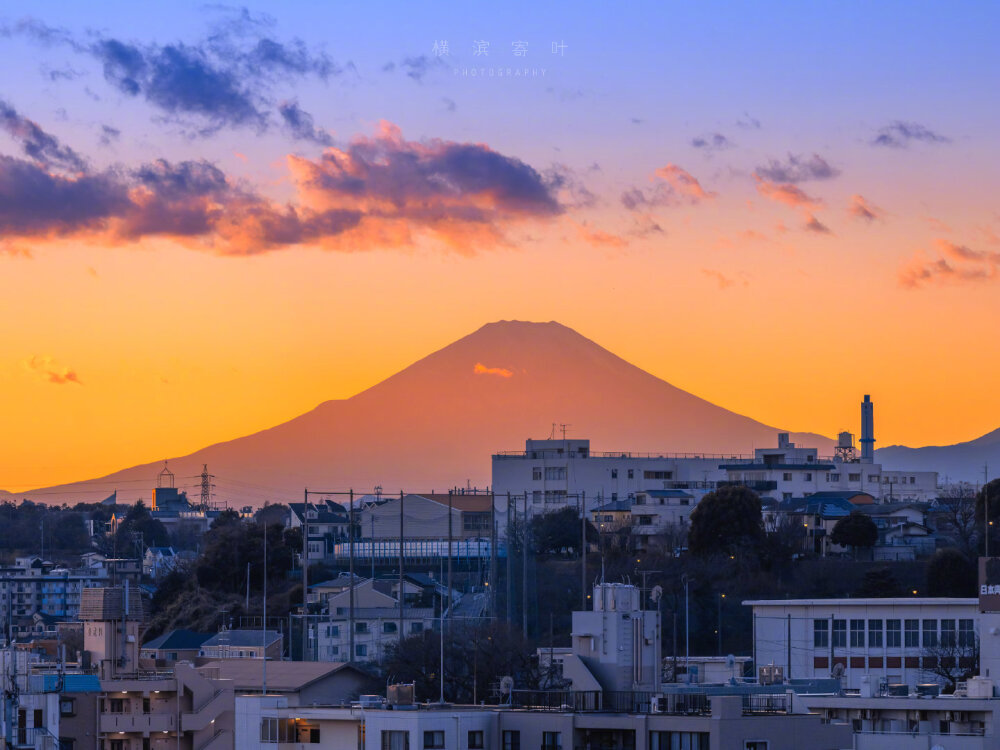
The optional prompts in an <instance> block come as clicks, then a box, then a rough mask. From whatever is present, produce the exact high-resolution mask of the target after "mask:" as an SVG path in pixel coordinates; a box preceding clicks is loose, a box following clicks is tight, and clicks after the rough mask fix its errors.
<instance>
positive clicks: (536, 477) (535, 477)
mask: <svg viewBox="0 0 1000 750" xmlns="http://www.w3.org/2000/svg"><path fill="white" fill-rule="evenodd" d="M531 480H532V481H533V482H540V481H542V467H541V466H536V467H535V468H534V469H532V470H531Z"/></svg>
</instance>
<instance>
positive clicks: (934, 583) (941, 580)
mask: <svg viewBox="0 0 1000 750" xmlns="http://www.w3.org/2000/svg"><path fill="white" fill-rule="evenodd" d="M978 578H979V573H978V571H977V570H976V566H975V565H974V564H973V563H972V562H971V561H970V560H969V558H967V557H966V556H965V555H963V554H962V553H961V552H960V551H959V550H957V549H955V548H954V547H945V548H944V549H939V550H938V551H937V552H935V553H934V556H933V557H932V558H931V559H930V562H928V563H927V595H928V596H969V597H971V596H976V587H977V583H978Z"/></svg>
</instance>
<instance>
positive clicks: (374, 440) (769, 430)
mask: <svg viewBox="0 0 1000 750" xmlns="http://www.w3.org/2000/svg"><path fill="white" fill-rule="evenodd" d="M477 370H481V371H479V372H477ZM553 422H559V423H568V424H570V425H572V427H571V428H570V431H569V434H570V435H572V436H578V437H589V438H590V439H591V441H592V442H591V445H592V447H593V449H594V450H595V451H611V450H623V451H625V450H634V451H664V452H684V451H697V452H706V453H748V452H750V451H751V450H752V449H753V447H755V446H758V447H759V446H762V445H772V444H774V443H775V439H776V438H775V433H776V432H777V431H778V430H777V429H776V428H773V427H768V426H766V425H764V424H761V423H760V422H757V421H754V420H752V419H749V418H747V417H744V416H741V415H739V414H735V413H733V412H731V411H728V410H726V409H723V408H721V407H718V406H716V405H714V404H711V403H709V402H708V401H705V400H703V399H700V398H698V397H696V396H693V395H691V394H690V393H687V392H685V391H682V390H680V389H679V388H675V387H674V386H672V385H670V384H669V383H667V382H665V381H663V380H661V379H659V378H657V377H654V376H653V375H650V374H649V373H647V372H645V371H643V370H641V369H639V368H638V367H635V366H634V365H631V364H629V363H628V362H626V361H625V360H623V359H621V358H620V357H618V356H616V355H614V354H612V353H611V352H609V351H607V350H606V349H603V348H602V347H600V346H598V345H597V344H595V343H594V342H593V341H590V340H589V339H586V338H584V337H583V336H581V335H580V334H578V333H576V332H575V331H573V330H571V329H569V328H567V327H565V326H563V325H560V324H559V323H554V322H550V323H526V322H519V321H501V322H498V323H491V324H488V325H485V326H483V327H482V328H480V329H479V330H478V331H475V332H474V333H472V334H470V335H468V336H465V337H464V338H462V339H459V340H458V341H456V342H454V343H453V344H450V345H449V346H446V347H445V348H443V349H441V350H439V351H437V352H434V353H433V354H431V355H429V356H427V357H425V358H423V359H421V360H420V361H418V362H416V363H414V364H413V365H410V366H409V367H407V368H406V369H404V370H402V371H400V372H398V373H397V374H395V375H393V376H391V377H389V378H387V379H386V380H384V381H382V382H381V383H378V384H377V385H375V386H372V387H371V388H369V389H367V390H365V391H362V392H361V393H358V394H357V395H355V396H352V397H351V398H348V399H344V400H337V401H327V402H325V403H322V404H320V405H319V406H317V407H316V408H315V409H313V410H312V411H310V412H307V413H306V414H303V415H301V416H299V417H296V418H294V419H292V420H290V421H288V422H285V423H283V424H280V425H277V426H275V427H272V428H270V429H268V430H264V431H262V432H258V433H255V434H252V435H248V436H246V437H241V438H237V439H235V440H231V441H228V442H225V443H219V444H217V445H213V446H210V447H207V448H205V449H202V450H199V451H197V452H195V453H193V454H191V455H189V456H185V457H181V458H175V459H171V460H170V468H171V470H173V471H174V472H175V473H176V474H177V475H178V476H179V477H191V476H193V475H196V474H198V473H199V472H200V471H201V467H202V464H205V463H207V464H208V466H209V469H210V470H211V471H212V473H213V474H215V475H216V476H217V477H218V479H217V483H218V485H219V488H220V489H219V491H220V493H222V492H223V491H225V492H226V493H229V494H230V495H233V497H231V498H230V500H231V502H239V501H240V498H238V497H236V495H238V494H240V493H237V491H236V490H237V488H239V487H243V488H244V489H245V490H246V492H245V493H244V495H245V496H244V497H243V499H244V500H245V501H246V502H247V503H253V504H259V503H261V502H263V500H264V499H266V496H267V492H265V491H264V489H263V488H264V487H268V488H275V489H277V490H281V492H280V493H278V494H277V495H274V496H273V499H288V498H289V497H290V498H295V497H301V492H302V488H303V487H307V486H308V487H310V488H316V489H319V488H323V489H346V488H348V487H354V488H357V489H360V490H363V491H369V490H371V488H372V487H374V486H375V485H381V486H382V487H383V488H384V490H385V491H386V492H395V491H398V490H399V489H401V488H402V489H409V490H428V489H445V488H447V487H450V486H455V485H464V484H465V483H466V481H469V482H471V483H472V484H474V485H478V486H480V487H482V486H485V485H487V484H489V481H490V455H491V454H492V453H494V452H496V451H498V450H512V449H518V448H523V446H524V440H525V438H528V437H544V436H546V435H547V434H548V433H549V431H550V429H551V424H552V423H553ZM793 439H794V440H797V441H798V442H801V443H803V444H806V445H814V446H817V447H821V448H823V449H824V451H825V452H829V450H830V448H831V442H830V441H829V440H828V439H826V438H824V437H822V436H819V435H813V434H802V435H794V436H793ZM161 466H162V463H159V462H158V463H152V464H145V465H142V466H136V467H132V468H130V469H125V470H123V471H120V472H116V473H115V474H112V475H110V476H108V477H103V478H100V479H99V480H92V481H91V482H84V483H77V484H73V485H65V486H64V487H63V488H57V489H65V490H66V491H67V494H68V495H73V494H75V492H76V491H80V490H90V491H91V494H90V495H89V499H95V498H96V499H99V497H96V496H97V495H99V494H100V493H99V491H98V490H97V488H101V489H107V490H108V491H110V489H112V488H114V487H118V489H119V498H120V499H122V500H133V499H136V498H138V497H146V498H148V497H149V488H150V487H152V486H153V484H154V479H155V477H156V474H157V473H158V471H159V470H160V468H161ZM143 480H145V481H146V483H144V481H143ZM185 482H186V483H188V484H190V482H191V480H185ZM185 482H181V483H182V484H183V483H185ZM126 488H131V489H126ZM27 494H28V495H30V493H27ZM50 497H54V496H53V495H51V494H48V493H47V494H46V498H50ZM59 499H60V500H61V499H62V498H61V497H59Z"/></svg>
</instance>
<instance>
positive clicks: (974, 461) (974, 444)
mask: <svg viewBox="0 0 1000 750" xmlns="http://www.w3.org/2000/svg"><path fill="white" fill-rule="evenodd" d="M875 458H876V460H878V461H881V462H882V463H883V465H885V466H891V467H892V468H893V469H901V470H903V471H919V470H922V469H924V470H925V469H927V468H931V469H933V470H934V471H936V472H938V476H939V477H940V479H941V482H945V481H946V478H947V481H948V482H955V481H965V482H973V483H980V484H981V483H982V482H983V480H984V478H989V479H996V478H997V477H998V476H1000V430H993V432H988V433H986V434H985V435H982V436H981V437H978V438H976V439H975V440H969V441H967V442H964V443H955V444H954V445H927V446H924V447H923V448H907V447H906V446H905V445H890V446H887V447H885V448H879V449H878V450H877V451H875Z"/></svg>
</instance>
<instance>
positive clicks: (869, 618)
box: [743, 597, 980, 689]
mask: <svg viewBox="0 0 1000 750" xmlns="http://www.w3.org/2000/svg"><path fill="white" fill-rule="evenodd" d="M743 604H744V605H745V606H748V607H752V608H753V634H754V664H756V665H757V668H758V670H760V669H764V668H767V667H770V666H774V667H778V668H780V670H781V673H782V676H783V678H784V679H786V680H787V679H789V678H793V679H794V678H803V679H812V678H825V677H830V676H835V677H836V676H840V677H841V681H842V684H843V686H844V687H845V688H849V689H860V688H861V686H862V684H863V683H864V682H869V683H870V682H875V683H879V682H881V681H883V680H884V681H885V683H886V684H889V685H893V684H903V683H906V684H908V685H909V686H910V687H911V688H912V687H915V686H916V685H918V684H921V683H931V682H940V678H937V677H935V676H934V675H933V674H932V673H931V672H929V671H928V667H929V666H930V660H932V659H936V658H937V656H935V652H936V653H938V654H939V653H940V649H941V648H944V647H953V646H957V647H960V648H969V649H970V650H971V648H972V647H973V645H974V644H975V642H976V639H977V637H978V634H979V631H980V614H979V608H978V606H977V600H976V599H961V598H949V597H935V598H930V597H913V598H893V599H788V600H780V599H775V600H753V601H745V602H743ZM936 650H937V651H936ZM866 677H867V678H868V680H865V678H866Z"/></svg>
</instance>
